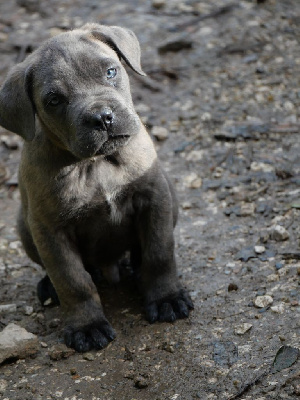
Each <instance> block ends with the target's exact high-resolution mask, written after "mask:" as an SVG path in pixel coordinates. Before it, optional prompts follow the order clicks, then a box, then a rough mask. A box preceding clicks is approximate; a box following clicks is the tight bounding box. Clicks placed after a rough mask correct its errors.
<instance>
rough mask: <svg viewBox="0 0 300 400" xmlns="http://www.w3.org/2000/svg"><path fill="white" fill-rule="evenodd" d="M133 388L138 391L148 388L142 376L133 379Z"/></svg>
mask: <svg viewBox="0 0 300 400" xmlns="http://www.w3.org/2000/svg"><path fill="white" fill-rule="evenodd" d="M134 386H135V387H136V388H138V389H145V388H146V387H148V386H149V381H148V379H147V378H145V377H144V376H137V377H135V378H134Z"/></svg>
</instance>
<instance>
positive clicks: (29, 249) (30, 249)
mask: <svg viewBox="0 0 300 400" xmlns="http://www.w3.org/2000/svg"><path fill="white" fill-rule="evenodd" d="M17 227H18V232H19V235H20V238H21V241H22V244H23V247H24V249H25V251H26V253H27V255H28V257H29V258H31V260H32V261H34V262H35V263H37V264H39V265H41V266H43V264H42V261H41V258H40V256H39V253H38V251H37V248H36V246H35V244H34V242H33V239H32V236H31V233H30V231H29V229H28V227H27V225H26V223H25V221H24V218H23V212H22V208H21V209H20V211H19V215H18V221H17Z"/></svg>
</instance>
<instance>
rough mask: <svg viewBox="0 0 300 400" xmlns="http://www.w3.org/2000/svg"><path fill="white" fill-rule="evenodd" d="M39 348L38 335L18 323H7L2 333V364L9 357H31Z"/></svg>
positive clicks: (0, 358)
mask: <svg viewBox="0 0 300 400" xmlns="http://www.w3.org/2000/svg"><path fill="white" fill-rule="evenodd" d="M38 350H39V342H38V337H37V336H36V335H33V334H32V333H30V332H27V331H26V329H24V328H22V327H20V326H18V325H16V324H13V323H11V324H9V325H7V326H6V328H4V329H3V331H2V332H1V333H0V364H1V363H2V362H3V361H5V360H7V359H9V358H26V357H29V356H31V355H34V354H36V353H37V352H38Z"/></svg>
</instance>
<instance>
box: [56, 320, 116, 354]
mask: <svg viewBox="0 0 300 400" xmlns="http://www.w3.org/2000/svg"><path fill="white" fill-rule="evenodd" d="M115 337H116V333H115V331H114V330H113V328H112V327H111V325H110V324H109V322H108V321H106V320H104V321H102V322H98V323H93V324H90V325H86V326H83V327H80V328H77V329H74V328H72V327H71V326H68V327H67V328H66V329H65V334H64V338H65V343H66V345H67V346H68V347H73V348H74V349H75V350H76V351H78V352H79V353H84V352H86V351H89V350H91V349H96V350H100V349H103V348H104V347H106V346H107V345H108V343H109V342H111V341H112V340H114V339H115Z"/></svg>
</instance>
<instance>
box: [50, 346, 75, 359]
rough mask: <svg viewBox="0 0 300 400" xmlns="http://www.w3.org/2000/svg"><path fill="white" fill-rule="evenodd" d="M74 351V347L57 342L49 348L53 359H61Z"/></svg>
mask: <svg viewBox="0 0 300 400" xmlns="http://www.w3.org/2000/svg"><path fill="white" fill-rule="evenodd" d="M74 353H75V350H74V349H71V348H69V347H67V346H66V345H65V344H63V343H59V344H56V345H54V346H52V347H51V348H50V349H49V357H50V358H51V360H53V361H59V360H62V359H63V358H68V357H70V356H71V355H72V354H74Z"/></svg>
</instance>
